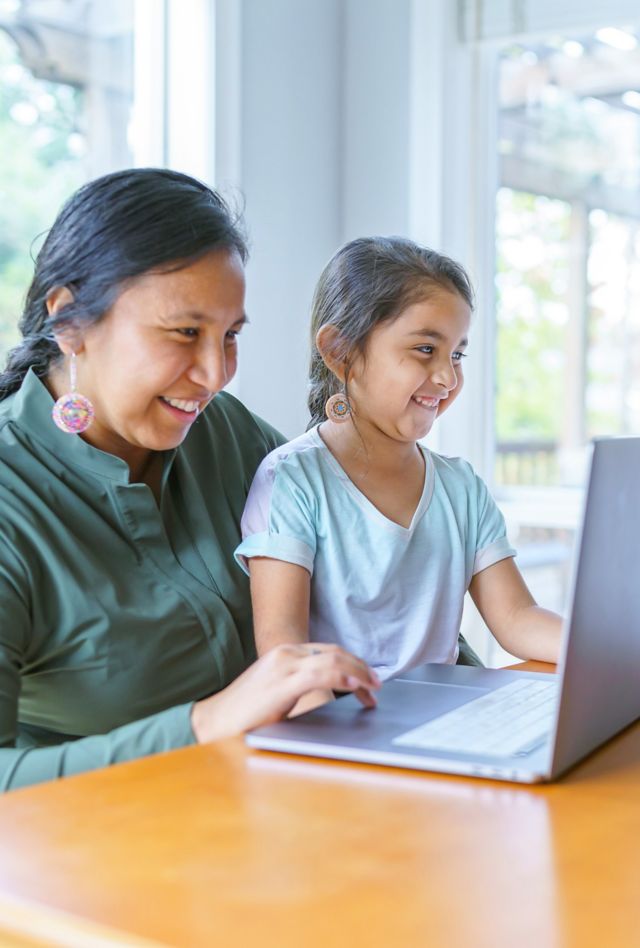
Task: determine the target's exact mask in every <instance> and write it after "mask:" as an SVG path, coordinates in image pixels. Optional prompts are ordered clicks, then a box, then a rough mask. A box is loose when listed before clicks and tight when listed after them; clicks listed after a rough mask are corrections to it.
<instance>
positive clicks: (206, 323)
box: [55, 251, 245, 467]
mask: <svg viewBox="0 0 640 948" xmlns="http://www.w3.org/2000/svg"><path fill="white" fill-rule="evenodd" d="M244 291H245V281H244V268H243V265H242V261H241V259H240V256H239V255H238V254H237V253H235V252H228V251H216V252H213V253H209V254H207V255H206V256H204V257H202V258H200V259H199V260H197V261H196V262H195V263H192V264H190V265H189V266H186V267H184V268H182V269H180V270H173V271H170V272H164V273H163V272H150V273H147V274H143V275H142V276H140V277H138V278H136V279H135V280H134V281H133V282H132V283H131V284H130V285H129V286H128V288H127V289H125V290H124V292H123V293H122V294H121V295H120V296H119V297H118V299H117V301H116V302H115V303H114V305H113V306H112V307H111V309H110V310H109V311H108V312H107V313H106V314H105V316H104V317H103V318H102V319H101V320H100V322H98V323H96V324H95V325H93V326H90V327H88V328H87V329H86V330H81V336H80V338H78V337H77V336H74V339H73V345H71V344H70V340H68V341H67V342H68V343H69V344H66V343H65V345H64V346H62V345H61V348H63V349H64V350H65V351H67V350H68V351H70V350H71V349H72V348H74V349H75V351H76V353H77V355H78V359H77V368H78V382H77V389H78V391H79V392H81V393H82V394H83V395H85V396H86V397H87V398H89V399H90V400H91V402H92V403H93V406H94V409H95V418H94V421H93V423H92V425H91V427H90V428H88V429H87V431H86V432H85V434H84V435H83V437H84V438H85V440H87V441H89V442H90V443H91V444H93V445H95V446H96V447H98V448H100V449H101V450H103V451H108V452H109V453H111V454H115V455H117V456H118V457H121V458H123V459H124V460H126V461H128V462H129V463H130V464H132V467H133V463H132V462H135V461H136V460H137V461H138V462H139V460H140V459H141V458H142V457H144V456H145V455H147V454H148V452H149V451H165V450H167V449H169V448H175V447H176V446H177V445H179V444H180V443H181V442H182V441H183V440H184V438H185V437H186V435H187V433H188V431H189V429H190V427H191V425H192V424H193V422H194V421H195V420H196V418H197V417H198V414H199V413H200V412H201V411H202V410H203V409H204V408H205V406H206V405H207V404H208V403H209V402H210V401H211V399H212V398H213V396H214V395H215V394H216V393H217V392H219V391H220V390H221V389H223V388H224V387H225V385H227V384H228V382H229V381H230V380H231V379H232V378H233V376H234V374H235V371H236V362H237V336H238V333H239V332H240V330H241V328H242V325H243V323H244V322H245V314H244ZM61 386H62V387H63V388H64V382H63V381H62V380H61V379H60V378H58V379H56V384H55V388H56V389H59V388H60V387H61ZM64 390H68V384H67V387H66V389H64ZM57 394H60V392H57Z"/></svg>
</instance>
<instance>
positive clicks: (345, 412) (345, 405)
mask: <svg viewBox="0 0 640 948" xmlns="http://www.w3.org/2000/svg"><path fill="white" fill-rule="evenodd" d="M324 413H325V415H326V416H327V418H328V419H329V421H334V422H335V423H336V424H337V425H341V424H342V423H343V422H344V421H348V420H349V416H350V414H351V405H350V404H349V399H348V398H347V396H346V395H343V394H340V393H338V394H336V395H332V396H331V398H328V399H327V403H326V405H325V406H324Z"/></svg>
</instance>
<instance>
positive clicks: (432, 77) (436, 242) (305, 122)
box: [216, 0, 486, 467]
mask: <svg viewBox="0 0 640 948" xmlns="http://www.w3.org/2000/svg"><path fill="white" fill-rule="evenodd" d="M217 13H218V35H217V50H218V53H217V59H218V71H217V78H216V82H217V89H216V103H217V105H216V109H217V112H218V117H217V122H216V129H217V138H218V143H217V145H216V154H217V156H218V160H217V169H216V183H217V184H218V186H221V187H222V188H223V189H227V190H229V188H231V190H232V192H233V189H234V188H239V189H240V190H241V192H242V193H243V195H244V198H245V201H246V219H247V223H248V226H249V231H250V236H251V245H252V249H251V261H250V264H249V268H248V284H249V289H248V313H249V318H250V320H251V325H250V326H248V327H247V329H246V333H245V334H244V338H243V339H242V342H241V364H240V371H239V376H238V380H237V383H236V385H235V387H234V388H235V391H236V393H237V394H238V395H239V397H240V398H242V400H243V401H244V402H245V403H246V404H247V405H249V407H251V408H252V409H253V410H255V411H257V412H258V413H259V414H261V415H263V416H264V417H265V418H267V419H268V420H269V421H271V422H272V423H274V424H275V425H276V426H277V427H279V428H280V429H281V430H282V431H283V433H284V434H285V435H287V436H294V435H296V434H298V433H300V432H301V431H302V430H303V429H304V428H305V426H306V423H307V419H308V416H307V412H306V371H307V362H308V352H309V345H308V322H309V310H310V302H311V296H312V291H313V286H314V284H315V281H316V279H317V277H318V275H319V273H320V271H321V269H322V267H323V266H324V264H325V263H326V261H327V259H328V258H329V256H330V255H331V254H332V253H333V252H334V251H335V250H336V249H337V248H338V246H340V244H342V243H343V242H344V241H345V240H348V239H351V238H353V237H356V236H361V235H364V234H375V233H378V234H404V235H407V236H413V237H414V238H416V239H418V240H421V241H423V242H426V243H429V244H431V245H432V246H434V247H436V248H438V249H442V250H444V251H445V252H450V253H452V254H454V255H456V256H457V257H459V259H461V260H462V261H463V262H465V263H466V264H470V263H471V262H472V261H470V259H469V253H470V250H469V233H470V218H469V215H470V211H469V208H470V202H469V199H468V190H469V187H468V186H470V182H469V181H468V178H469V175H468V173H467V170H466V169H467V167H468V153H467V151H466V150H463V153H462V154H461V155H458V153H457V145H456V152H455V153H451V154H447V153H446V142H447V141H448V140H452V139H453V138H455V137H456V136H459V135H460V126H461V125H462V134H463V141H464V140H465V137H467V138H468V134H469V133H468V129H467V125H468V120H467V114H468V111H469V109H470V106H469V105H468V99H469V95H470V88H471V83H470V81H469V69H470V66H469V62H470V54H469V51H468V48H465V47H462V46H461V44H460V43H459V42H458V39H457V33H456V30H457V20H456V4H455V3H453V2H451V0H268V2H264V0H241V2H236V0H218V3H217ZM460 96H462V99H460ZM461 169H462V170H461ZM448 204H453V206H454V207H455V209H456V213H455V215H451V214H445V213H444V211H443V208H444V207H445V206H447V205H448ZM470 361H471V360H470ZM473 374H474V373H473V369H472V371H471V376H472V379H471V381H470V386H471V387H473ZM483 379H485V380H486V374H483ZM482 384H484V382H483V383H482ZM474 397H477V393H475V395H473V394H472V396H471V398H474ZM459 404H460V403H459ZM455 410H456V417H455V418H453V420H452V422H451V424H450V425H449V428H448V429H447V428H446V427H445V424H446V421H443V431H442V432H441V433H440V439H441V441H442V444H443V445H444V446H445V447H446V449H447V450H451V451H453V452H456V451H462V450H463V448H464V446H465V445H464V444H462V443H461V442H462V441H465V440H468V437H470V432H472V433H473V436H474V437H475V439H476V440H477V441H478V444H479V445H482V444H483V443H484V441H483V439H484V432H483V430H482V426H481V425H478V418H477V415H476V420H475V425H474V424H473V423H472V422H467V421H466V420H465V419H466V415H465V409H464V408H462V407H461V408H458V405H456V409H455ZM474 414H475V413H474ZM447 430H449V434H448V435H447ZM461 435H462V437H461ZM472 440H473V439H472ZM481 453H482V449H481V447H480V448H478V449H477V450H476V449H475V448H472V450H471V451H466V454H467V456H471V457H472V458H473V457H475V460H476V462H477V461H478V460H479V459H480V464H479V466H480V467H482V463H481Z"/></svg>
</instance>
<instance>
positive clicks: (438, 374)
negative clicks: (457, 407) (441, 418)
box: [348, 290, 471, 443]
mask: <svg viewBox="0 0 640 948" xmlns="http://www.w3.org/2000/svg"><path fill="white" fill-rule="evenodd" d="M470 319H471V310H470V308H469V305H468V304H467V303H466V302H465V300H464V299H463V298H462V297H461V296H459V295H458V294H457V293H454V292H449V291H447V290H438V291H437V293H434V294H433V295H432V296H431V297H429V299H427V300H423V301H422V302H419V303H414V304H412V305H411V306H408V307H407V308H406V309H405V310H403V311H402V312H401V313H400V315H399V316H398V317H397V318H396V319H394V320H392V321H390V322H386V323H382V324H381V325H380V326H378V327H376V328H375V329H374V330H373V332H372V333H371V335H370V336H369V338H368V340H367V343H366V348H365V352H364V355H363V356H359V357H358V358H357V359H356V360H355V362H354V364H353V367H352V369H351V371H350V374H349V377H348V391H349V399H350V401H351V403H352V405H353V409H354V413H355V418H356V424H357V426H358V431H359V432H360V434H361V435H362V437H364V438H365V439H366V438H367V435H369V436H370V437H371V436H380V435H383V436H386V437H387V438H390V439H392V440H394V441H400V442H403V443H413V442H415V441H417V440H418V439H419V438H424V437H425V435H427V434H428V432H429V431H430V430H431V427H432V425H433V422H434V421H435V419H436V418H437V417H438V415H441V414H442V412H443V411H445V410H446V409H447V408H448V407H449V405H451V404H452V403H453V401H454V400H455V399H456V398H457V397H458V395H459V394H460V390H461V389H462V383H463V370H462V362H463V360H464V352H465V349H466V346H467V335H468V332H469V323H470Z"/></svg>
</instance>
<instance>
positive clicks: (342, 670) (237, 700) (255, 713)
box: [191, 642, 380, 744]
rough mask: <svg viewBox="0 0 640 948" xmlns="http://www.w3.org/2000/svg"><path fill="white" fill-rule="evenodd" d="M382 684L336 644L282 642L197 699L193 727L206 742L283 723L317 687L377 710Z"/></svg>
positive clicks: (197, 734) (192, 717) (192, 720)
mask: <svg viewBox="0 0 640 948" xmlns="http://www.w3.org/2000/svg"><path fill="white" fill-rule="evenodd" d="M379 687H380V680H379V678H378V676H377V675H376V673H375V672H374V671H372V670H371V669H370V668H368V667H367V665H365V663H364V662H362V661H360V659H359V658H356V657H355V656H354V655H351V654H350V653H349V652H345V651H344V649H341V648H339V647H338V646H337V645H323V644H320V643H315V642H314V643H313V644H305V645H278V646H277V647H276V648H273V649H271V651H269V652H267V654H266V655H263V656H262V658H259V659H258V660H257V662H254V663H253V665H250V666H249V668H247V670H246V671H245V672H243V673H242V675H240V676H239V677H238V678H236V680H235V681H233V682H232V683H231V684H230V685H228V686H227V687H226V688H224V689H223V690H222V691H219V692H218V693H217V694H215V695H212V696H211V697H210V698H204V699H203V700H202V701H197V702H196V703H195V704H194V706H193V710H192V712H191V726H192V728H193V733H194V734H195V736H196V739H197V741H198V743H200V744H203V743H206V742H208V741H216V740H220V739H221V738H223V737H231V736H232V735H234V734H240V733H242V732H243V731H248V730H250V729H251V728H254V727H259V726H260V725H261V724H272V723H273V722H274V721H279V720H280V719H281V718H283V717H285V716H286V715H287V714H288V713H289V712H290V711H291V709H292V708H293V707H294V706H295V705H296V703H297V701H298V699H299V698H301V697H302V696H303V695H305V694H307V692H310V691H313V690H315V689H318V688H322V689H328V690H334V689H335V690H336V691H352V692H354V693H355V695H356V696H357V697H358V699H359V700H360V701H361V702H362V704H363V705H364V706H365V707H366V708H374V707H375V706H376V699H375V696H374V694H373V692H374V691H375V690H376V689H377V688H379Z"/></svg>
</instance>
